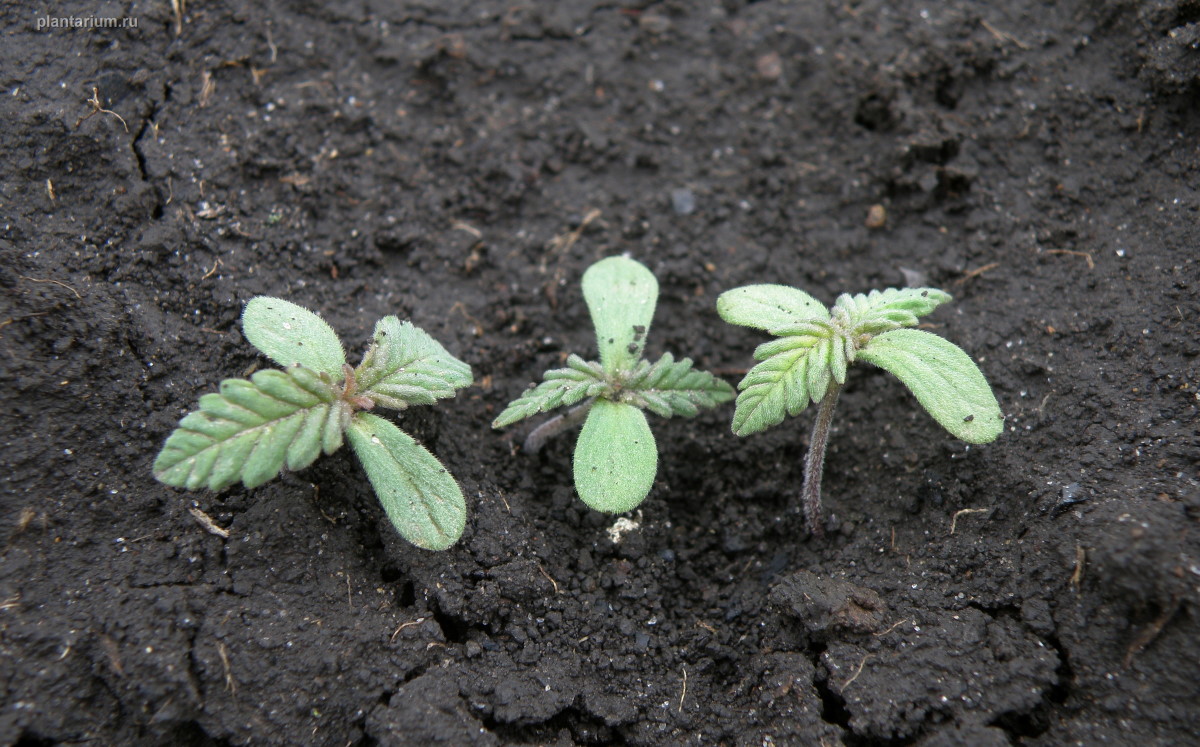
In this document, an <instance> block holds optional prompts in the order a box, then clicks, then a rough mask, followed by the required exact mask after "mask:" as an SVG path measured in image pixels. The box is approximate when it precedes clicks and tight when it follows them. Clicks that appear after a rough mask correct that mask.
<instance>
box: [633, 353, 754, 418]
mask: <svg viewBox="0 0 1200 747" xmlns="http://www.w3.org/2000/svg"><path fill="white" fill-rule="evenodd" d="M623 399H624V401H627V402H630V403H631V404H634V405H637V406H638V407H644V408H646V409H648V410H650V411H651V412H653V413H655V414H657V415H661V416H662V417H664V418H669V417H671V416H673V415H681V416H683V417H689V418H690V417H692V416H693V415H695V414H696V413H698V412H699V411H700V408H710V407H716V406H717V405H719V404H721V403H722V402H728V401H729V400H731V399H733V387H731V386H729V384H728V383H727V382H725V381H722V380H721V379H718V378H717V377H715V376H713V375H712V374H710V373H708V372H707V371H698V370H696V369H694V368H692V361H691V359H690V358H683V359H681V360H678V361H676V360H675V358H674V357H673V356H672V355H671V354H670V353H664V354H663V357H662V358H659V359H658V362H657V363H655V364H654V365H650V364H649V363H648V362H646V361H642V365H640V366H639V367H638V369H637V371H636V372H635V374H634V375H633V376H632V377H630V379H629V381H627V382H626V384H625V395H624V396H623Z"/></svg>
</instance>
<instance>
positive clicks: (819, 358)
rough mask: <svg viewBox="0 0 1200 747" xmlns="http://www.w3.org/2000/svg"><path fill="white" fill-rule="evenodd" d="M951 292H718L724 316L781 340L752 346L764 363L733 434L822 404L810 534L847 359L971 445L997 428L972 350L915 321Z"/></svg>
mask: <svg viewBox="0 0 1200 747" xmlns="http://www.w3.org/2000/svg"><path fill="white" fill-rule="evenodd" d="M948 301H950V294H949V293H945V292H943V291H940V290H937V289H936V288H904V289H901V290H896V289H895V288H888V289H887V290H885V291H883V292H880V291H871V292H870V293H869V294H867V295H863V294H861V293H859V294H857V295H854V296H851V295H849V294H845V293H844V294H842V295H841V296H839V297H838V299H837V302H836V303H834V305H833V307H832V308H830V309H829V310H826V309H825V307H824V305H823V304H821V303H820V302H819V301H817V300H816V299H815V298H813V297H812V296H810V295H808V294H807V293H804V292H803V291H800V290H797V289H796V288H789V287H787V286H784V285H747V286H744V287H741V288H734V289H733V290H731V291H726V292H725V293H722V294H721V296H720V297H719V298H718V299H717V313H719V314H720V315H721V318H722V319H724V320H725V321H727V322H729V323H730V324H739V325H742V326H745V327H754V328H756V329H763V330H766V331H767V332H770V333H771V334H772V335H775V336H776V337H778V338H779V339H776V340H771V341H770V342H766V343H763V344H762V345H759V346H758V349H757V350H755V351H754V359H755V360H757V361H761V363H759V364H758V365H756V366H755V367H754V368H752V369H750V371H749V372H748V373H747V374H746V377H745V378H744V379H742V381H741V383H739V384H738V389H739V390H740V393H739V394H738V398H737V405H736V408H735V410H734V414H733V432H734V433H736V434H737V435H739V436H748V435H750V434H751V433H758V432H759V431H763V430H766V429H767V428H770V427H771V426H773V425H776V424H778V423H779V422H781V421H782V420H783V417H784V415H798V414H799V413H800V412H801V411H803V410H804V409H805V408H806V407H808V403H809V401H810V400H811V401H812V402H819V403H820V408H819V409H818V410H817V420H816V423H815V424H814V425H813V433H812V440H811V441H810V442H809V447H808V457H807V458H806V460H805V464H804V489H803V492H802V500H803V505H804V518H805V521H806V523H807V524H808V527H809V529H810V530H811V531H812V533H813V534H814V535H816V536H818V537H820V536H822V535H823V534H824V530H823V528H822V526H821V472H822V469H823V465H824V463H825V446H826V444H827V443H828V440H829V426H830V423H831V421H832V419H833V408H834V405H836V404H837V398H838V394H839V393H840V392H841V390H842V385H843V384H845V383H846V367H847V366H849V365H850V364H851V363H854V362H855V361H856V360H865V361H867V362H868V363H874V364H875V365H876V366H879V367H880V368H882V369H884V370H885V371H889V372H891V373H892V374H894V375H895V376H896V377H897V378H898V379H900V381H901V382H903V383H904V385H905V386H907V387H908V388H909V389H910V390H912V393H913V394H915V395H916V396H917V401H918V402H920V403H921V405H922V406H923V407H924V408H925V410H926V411H927V412H928V413H929V414H930V415H932V416H933V419H934V420H936V421H937V422H938V423H940V424H941V426H942V427H943V428H945V429H946V430H948V431H950V433H951V434H952V435H954V436H955V437H957V438H961V439H962V440H964V441H967V442H968V443H973V444H985V443H988V442H990V441H994V440H995V439H996V437H997V436H999V435H1000V431H1001V429H1002V427H1003V422H1004V415H1003V414H1002V413H1001V412H1000V405H999V403H998V402H996V396H995V395H994V394H992V390H991V387H989V386H988V383H987V380H986V379H984V377H983V373H982V372H981V371H980V370H979V367H978V366H976V365H975V362H974V361H972V360H971V357H970V356H968V355H967V354H966V353H965V352H963V350H962V348H959V347H958V346H957V345H955V344H953V343H951V342H949V341H947V340H945V339H943V338H941V337H938V336H937V335H935V334H932V333H930V332H924V331H921V330H918V329H904V328H905V327H915V326H916V324H917V317H919V316H924V315H925V314H928V313H929V312H931V311H933V310H934V309H936V308H937V307H938V306H940V305H941V304H943V303H946V302H948Z"/></svg>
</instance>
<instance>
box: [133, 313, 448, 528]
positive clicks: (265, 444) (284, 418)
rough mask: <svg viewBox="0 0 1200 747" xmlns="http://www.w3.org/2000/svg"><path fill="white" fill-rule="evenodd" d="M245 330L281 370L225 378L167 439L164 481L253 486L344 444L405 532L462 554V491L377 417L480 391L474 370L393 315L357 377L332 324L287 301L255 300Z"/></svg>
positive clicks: (157, 470)
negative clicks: (377, 410) (457, 545)
mask: <svg viewBox="0 0 1200 747" xmlns="http://www.w3.org/2000/svg"><path fill="white" fill-rule="evenodd" d="M242 329H243V330H244V332H245V335H246V339H247V340H249V341H250V343H251V344H253V345H254V347H256V348H258V349H259V350H261V351H262V352H263V353H264V354H266V355H267V357H269V358H271V359H272V360H274V361H275V362H276V363H278V364H279V365H281V366H283V367H284V368H283V370H282V371H280V370H277V369H269V370H265V371H259V372H258V373H256V374H254V375H253V376H252V377H250V380H248V381H247V380H245V379H226V380H225V381H223V382H221V387H220V393H213V394H205V395H204V396H202V397H201V398H200V409H199V410H196V411H194V412H191V413H189V414H188V415H187V416H185V417H184V418H183V420H181V421H179V427H178V428H177V429H176V430H175V432H174V433H172V434H171V435H170V437H168V438H167V441H166V443H165V444H164V445H163V448H162V451H161V452H160V453H159V455H158V458H157V459H156V460H155V462H154V476H155V477H156V478H158V479H159V480H160V481H162V482H164V483H166V484H168V485H174V486H176V487H184V488H188V489H189V490H195V489H197V488H200V487H208V488H210V489H212V490H221V489H222V488H225V487H228V486H229V485H232V484H233V483H235V482H237V481H238V480H241V481H242V482H243V483H244V484H245V485H246V487H247V488H253V487H257V486H259V485H261V484H263V483H264V482H266V481H267V480H270V479H271V478H273V477H275V476H276V475H278V474H279V472H280V471H281V470H282V469H283V468H284V467H286V468H287V469H290V470H299V469H303V468H305V467H307V466H308V465H310V464H312V462H313V460H315V459H316V458H317V456H318V455H319V454H320V453H321V452H322V451H323V452H325V453H326V454H332V453H333V452H335V451H337V450H338V449H339V448H341V445H342V438H343V435H345V436H348V437H349V439H350V446H351V448H352V449H354V453H355V454H356V455H358V459H359V461H361V462H362V465H363V467H364V468H365V469H366V471H367V477H368V478H369V479H370V481H371V485H372V486H373V487H374V488H375V494H376V495H377V496H378V497H379V500H380V502H381V503H382V504H383V507H384V510H385V511H386V512H387V515H388V518H389V519H390V520H391V522H392V524H393V525H394V526H395V527H396V529H397V531H399V532H400V534H401V535H402V536H403V537H404V538H405V539H406V540H408V541H409V542H412V543H413V544H414V545H417V546H418V547H423V548H426V549H429V550H444V549H446V548H447V547H449V546H450V545H452V544H454V542H455V541H456V540H457V539H458V538H459V536H460V535H461V534H462V531H463V527H464V526H465V525H466V503H465V502H464V500H463V494H462V491H461V490H460V489H459V487H458V483H456V482H455V481H454V478H453V477H451V476H450V473H448V472H447V471H446V469H445V468H444V467H442V464H441V462H439V461H438V460H437V458H436V457H434V456H433V454H430V453H429V452H428V451H427V450H426V449H425V448H424V447H423V446H421V445H420V444H418V443H417V442H416V441H414V440H413V439H412V438H411V437H409V436H408V434H406V433H405V432H404V431H402V430H400V429H399V428H397V427H396V426H395V425H393V424H392V423H391V422H390V421H388V420H385V419H383V418H381V417H379V416H377V415H372V414H371V413H369V412H367V410H370V409H372V408H374V407H375V405H379V406H381V407H390V408H392V409H396V410H403V409H404V408H406V407H408V406H409V405H429V404H433V402H434V401H435V400H438V399H442V398H445V397H453V396H454V393H455V390H456V389H459V388H461V387H465V386H470V384H471V367H470V366H468V365H467V364H466V363H463V362H462V361H460V360H458V359H457V358H455V357H454V356H452V355H450V354H449V353H448V352H446V349H445V348H443V347H442V346H441V345H440V344H439V343H438V342H437V340H435V339H433V338H432V337H430V336H429V335H428V334H426V333H425V332H423V331H422V330H420V329H418V328H417V327H414V326H413V325H412V324H410V323H409V322H401V321H400V320H399V319H397V318H396V317H394V316H388V317H384V318H383V319H380V320H379V323H378V324H376V325H375V334H374V336H373V339H372V342H371V346H370V348H369V349H368V350H367V354H366V355H365V356H364V357H363V360H362V363H360V364H359V366H358V368H351V367H350V365H349V364H348V363H346V354H345V352H344V351H343V349H342V343H341V341H340V340H338V337H337V334H335V333H334V331H333V329H332V328H331V327H330V326H329V325H328V324H326V323H325V320H323V319H321V317H319V316H317V315H316V314H314V313H312V312H311V311H308V310H307V309H304V308H301V307H300V306H297V305H296V304H293V303H290V302H288V301H282V300H280V299H278V298H267V297H264V296H259V297H257V298H254V299H251V301H250V303H248V304H246V310H245V312H244V313H243V314H242Z"/></svg>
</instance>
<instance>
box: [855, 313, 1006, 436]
mask: <svg viewBox="0 0 1200 747" xmlns="http://www.w3.org/2000/svg"><path fill="white" fill-rule="evenodd" d="M858 357H859V358H861V359H863V360H865V361H867V362H869V363H873V364H875V365H876V366H879V367H880V368H882V369H884V370H885V371H888V372H889V373H891V374H893V375H894V376H895V377H896V378H898V379H900V381H902V382H903V383H904V385H905V386H907V387H908V388H909V390H910V391H912V393H913V394H914V395H915V396H916V398H917V401H918V402H920V403H921V406H922V407H924V408H925V411H926V412H928V413H929V414H930V415H931V416H932V417H933V419H934V420H936V421H937V422H938V423H939V424H940V425H941V426H942V427H943V428H945V429H946V430H947V431H949V432H950V434H951V435H953V436H955V437H956V438H960V439H962V440H963V441H966V442H968V443H973V444H984V443H989V442H991V441H994V440H996V438H997V436H999V435H1000V432H1001V431H1002V430H1003V428H1004V414H1003V413H1002V412H1001V411H1000V403H999V402H997V401H996V395H995V394H993V393H992V389H991V387H990V386H989V385H988V383H987V379H985V378H984V376H983V372H982V371H980V370H979V367H978V366H977V365H976V364H975V361H973V360H971V357H970V356H969V355H967V353H966V352H965V351H964V350H963V349H962V348H960V347H958V346H957V345H955V344H954V343H952V342H950V341H949V340H946V339H945V338H943V337H939V336H938V335H935V334H932V333H929V332H925V331H923V330H918V329H898V330H893V331H891V332H885V333H883V334H880V335H877V336H876V337H874V338H872V340H871V341H870V342H869V343H867V345H866V346H864V347H863V348H862V349H861V350H859V351H858Z"/></svg>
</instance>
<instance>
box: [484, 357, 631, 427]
mask: <svg viewBox="0 0 1200 747" xmlns="http://www.w3.org/2000/svg"><path fill="white" fill-rule="evenodd" d="M543 378H544V379H545V380H544V381H543V382H542V383H541V384H538V385H537V386H536V387H532V388H530V389H529V390H527V391H526V392H525V393H524V394H522V395H521V396H520V397H518V398H517V399H515V400H513V401H512V402H510V403H509V405H508V407H506V408H504V412H502V413H500V415H499V417H497V418H496V419H495V420H494V421H493V422H492V427H493V428H503V427H504V426H506V425H512V424H513V423H515V422H517V421H518V420H524V419H525V418H527V417H529V416H530V415H536V414H537V413H539V412H546V411H548V410H553V409H554V408H555V407H560V406H567V407H569V406H571V405H573V404H576V403H577V402H579V401H581V400H583V399H585V398H587V397H595V396H596V395H598V394H600V393H601V392H603V391H604V390H605V389H607V388H608V385H607V384H606V383H605V381H604V371H603V369H601V368H600V365H599V364H598V363H588V362H587V361H584V360H583V359H582V358H580V357H579V356H577V355H574V354H572V355H571V356H570V357H569V358H567V367H566V368H555V369H551V370H549V371H547V372H546V373H545V374H543Z"/></svg>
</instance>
